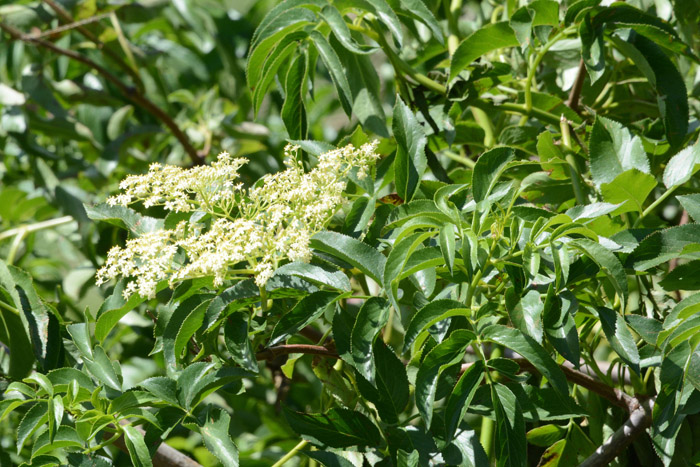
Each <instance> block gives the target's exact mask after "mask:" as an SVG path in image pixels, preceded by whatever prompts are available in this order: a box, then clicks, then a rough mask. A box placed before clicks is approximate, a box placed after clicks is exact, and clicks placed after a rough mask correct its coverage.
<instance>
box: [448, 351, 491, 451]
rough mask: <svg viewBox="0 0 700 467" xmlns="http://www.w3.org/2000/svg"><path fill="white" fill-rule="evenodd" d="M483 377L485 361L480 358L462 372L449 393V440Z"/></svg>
mask: <svg viewBox="0 0 700 467" xmlns="http://www.w3.org/2000/svg"><path fill="white" fill-rule="evenodd" d="M483 377H484V363H483V362H482V361H481V360H478V361H476V362H474V363H473V364H472V365H471V366H469V368H467V369H466V370H465V371H464V373H462V376H460V378H459V380H458V381H457V384H456V385H455V387H454V389H453V390H452V393H451V394H450V395H449V397H448V399H447V405H446V408H445V415H446V416H445V432H446V434H447V439H448V440H450V439H452V437H453V436H454V434H455V431H456V430H457V427H458V426H459V423H460V422H461V421H462V419H463V418H464V415H465V414H466V413H467V409H468V408H469V402H470V401H471V399H472V398H473V397H474V393H475V392H476V389H477V388H478V387H479V384H480V383H481V380H482V379H483Z"/></svg>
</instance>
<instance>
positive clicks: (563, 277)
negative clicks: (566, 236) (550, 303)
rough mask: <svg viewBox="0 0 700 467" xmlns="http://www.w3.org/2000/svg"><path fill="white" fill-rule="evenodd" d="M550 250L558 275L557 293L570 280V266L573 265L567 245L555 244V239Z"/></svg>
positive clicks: (552, 240)
mask: <svg viewBox="0 0 700 467" xmlns="http://www.w3.org/2000/svg"><path fill="white" fill-rule="evenodd" d="M550 250H551V252H552V260H553V263H554V272H555V274H556V287H557V291H560V290H561V289H562V288H563V287H564V286H565V285H566V283H567V281H568V280H569V266H570V264H571V258H570V257H569V249H568V248H567V246H566V245H565V244H563V243H560V242H555V241H554V239H551V243H550Z"/></svg>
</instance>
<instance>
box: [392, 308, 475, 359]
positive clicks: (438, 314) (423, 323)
mask: <svg viewBox="0 0 700 467" xmlns="http://www.w3.org/2000/svg"><path fill="white" fill-rule="evenodd" d="M469 313H470V310H469V309H468V308H466V307H465V306H464V303H462V302H458V301H456V300H448V299H440V300H433V301H432V302H430V303H428V304H427V305H425V306H424V307H423V308H421V309H420V310H418V312H416V314H415V315H414V316H413V318H411V321H410V323H409V324H408V327H407V328H406V332H405V334H404V340H403V352H404V353H406V352H408V350H409V349H410V347H411V346H412V345H413V343H414V342H415V341H416V340H417V339H418V337H419V336H420V335H421V333H423V332H424V330H425V329H426V328H428V327H430V326H432V325H433V324H435V323H437V322H439V321H442V320H443V319H447V318H448V317H450V316H468V315H469Z"/></svg>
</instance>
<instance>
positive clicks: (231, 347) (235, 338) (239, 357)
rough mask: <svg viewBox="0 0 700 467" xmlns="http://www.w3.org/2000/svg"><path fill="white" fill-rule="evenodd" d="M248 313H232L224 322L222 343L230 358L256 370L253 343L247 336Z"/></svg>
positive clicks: (250, 369)
mask: <svg viewBox="0 0 700 467" xmlns="http://www.w3.org/2000/svg"><path fill="white" fill-rule="evenodd" d="M249 332H250V331H249V329H248V313H246V312H242V311H241V312H237V313H232V314H231V315H229V316H228V317H227V318H226V324H224V344H225V345H226V349H227V350H228V351H229V353H230V354H231V359H233V361H234V362H236V363H238V364H239V365H241V366H242V367H243V368H245V369H246V370H248V371H252V372H254V373H257V372H258V362H257V360H256V359H255V352H254V350H253V343H252V342H251V340H250V339H249V338H248V333H249Z"/></svg>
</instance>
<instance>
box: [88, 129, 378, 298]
mask: <svg viewBox="0 0 700 467" xmlns="http://www.w3.org/2000/svg"><path fill="white" fill-rule="evenodd" d="M297 154H298V147H296V146H287V147H286V148H285V156H286V160H285V164H286V165H287V170H285V171H282V172H278V173H276V174H269V175H266V176H265V177H263V179H262V181H261V182H262V183H259V184H257V185H256V186H255V187H253V188H251V189H250V190H247V189H245V188H243V186H242V185H241V184H240V183H235V182H236V179H237V178H238V169H239V168H240V167H241V166H242V165H243V164H244V163H245V162H246V161H245V159H232V158H231V157H230V156H229V155H228V154H227V153H222V154H220V155H219V159H218V161H217V162H215V163H214V164H212V165H211V166H208V167H194V168H191V169H181V168H177V167H170V166H162V165H159V164H153V165H152V166H151V167H150V170H149V172H148V173H147V174H145V175H135V176H130V177H128V178H126V179H125V180H124V181H122V183H121V184H120V188H121V189H122V190H123V193H122V194H120V195H117V196H114V197H111V198H109V199H108V202H109V203H110V204H111V205H122V206H127V205H129V204H132V203H135V202H139V201H140V202H142V203H143V204H144V206H155V205H159V206H163V207H164V208H165V209H166V210H170V211H175V212H194V211H202V212H204V213H207V214H210V215H211V221H210V222H209V223H208V225H207V224H205V223H202V222H199V223H195V222H187V221H182V222H180V223H179V224H178V225H177V227H176V228H175V229H172V230H159V231H156V232H152V233H148V234H145V235H142V236H140V237H137V238H133V239H130V240H128V241H127V242H126V245H125V246H124V247H123V248H121V247H117V246H115V247H114V248H112V249H111V250H110V251H109V253H108V255H107V261H106V263H105V264H104V266H103V267H102V268H101V269H100V270H98V271H97V283H98V285H100V284H102V283H104V282H106V281H108V280H110V279H113V278H116V277H120V276H121V277H125V278H128V279H129V282H128V283H127V285H126V287H125V289H124V297H125V298H128V297H129V296H131V295H132V294H133V293H138V294H139V295H141V296H142V297H153V296H154V295H155V291H156V285H157V283H158V282H160V281H162V280H165V279H167V280H168V281H169V283H170V285H173V284H174V283H175V282H178V281H181V280H184V279H191V278H194V277H208V276H213V277H214V285H215V286H217V287H218V286H221V285H222V284H223V282H224V281H225V280H227V279H230V278H232V277H237V275H241V274H242V275H243V276H245V277H247V276H248V275H254V276H255V282H256V284H257V285H258V286H260V287H263V286H264V285H265V283H266V282H267V281H268V279H269V278H270V277H271V276H272V275H273V274H274V271H275V269H276V268H277V266H278V264H280V263H281V262H283V261H285V260H290V261H296V260H301V261H309V259H310V258H311V250H310V249H309V241H310V238H311V236H312V235H313V234H315V233H316V232H318V231H320V230H322V229H323V228H324V226H325V225H326V223H327V222H328V221H329V220H330V218H331V217H332V216H333V214H334V213H335V211H336V209H337V208H338V207H339V206H340V205H341V204H342V203H343V201H344V200H345V198H344V196H343V191H344V190H345V187H346V179H347V177H348V174H349V172H350V170H352V169H353V168H355V167H356V168H357V169H358V170H357V175H358V177H359V178H364V177H365V176H366V175H367V171H368V170H369V169H370V167H371V166H372V165H373V164H374V163H375V161H376V160H377V159H378V157H379V156H378V155H377V153H376V142H373V143H368V144H365V145H363V146H362V147H360V148H359V149H357V148H355V147H353V146H352V145H348V146H345V147H343V148H339V149H336V150H333V151H330V152H327V153H325V154H322V155H321V156H320V157H319V160H318V164H317V166H316V167H315V168H314V169H312V170H311V171H309V172H308V173H305V172H304V170H303V167H302V164H301V162H300V161H299V160H298V158H297ZM178 252H182V253H184V258H185V259H184V261H176V256H177V255H178ZM241 265H245V266H246V267H245V269H240V266H241ZM236 266H238V267H239V269H235V267H236Z"/></svg>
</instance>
